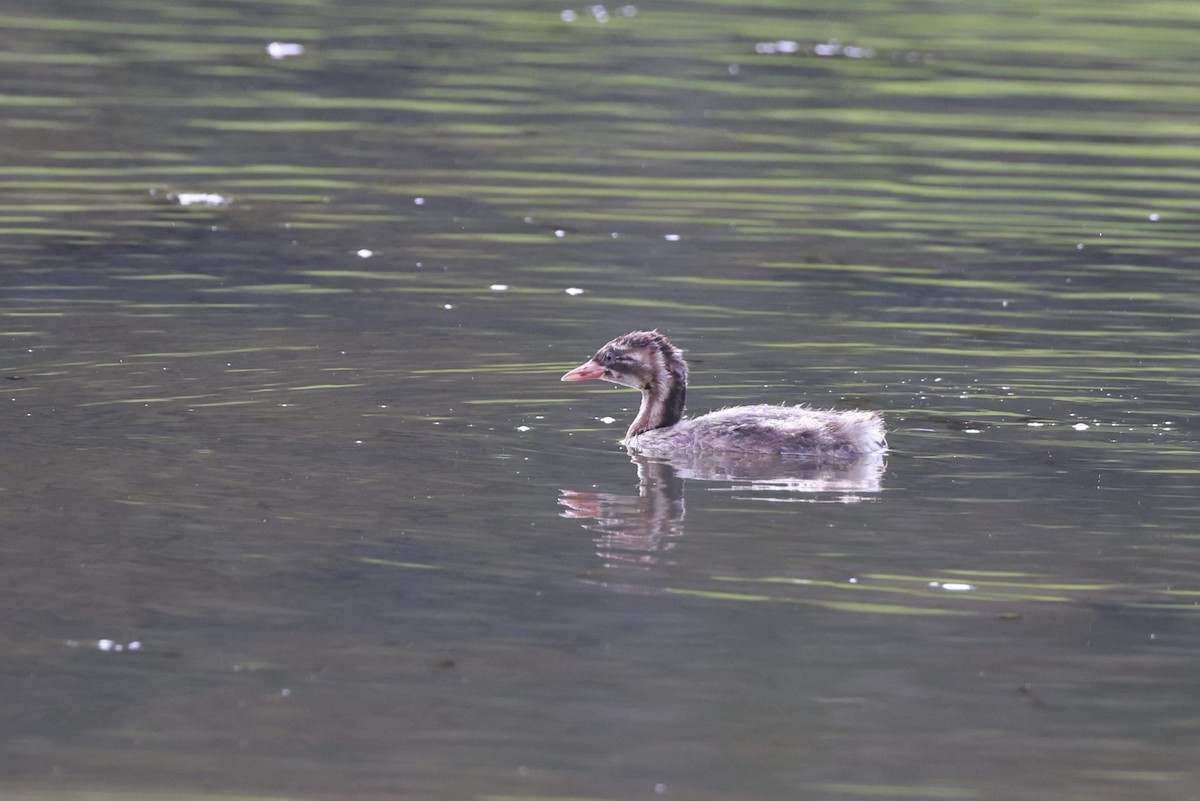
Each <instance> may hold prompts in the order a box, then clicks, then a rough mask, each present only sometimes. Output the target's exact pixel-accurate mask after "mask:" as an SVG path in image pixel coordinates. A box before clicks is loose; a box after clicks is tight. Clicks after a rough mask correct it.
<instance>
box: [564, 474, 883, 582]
mask: <svg viewBox="0 0 1200 801" xmlns="http://www.w3.org/2000/svg"><path fill="white" fill-rule="evenodd" d="M885 455H886V454H884V453H877V454H872V455H869V456H864V457H862V458H860V459H858V460H856V461H854V462H851V463H846V462H838V463H829V462H821V461H817V460H813V459H808V458H799V457H791V456H785V455H779V454H746V453H699V454H694V453H685V454H679V455H674V456H672V457H670V458H659V457H648V456H644V455H642V454H640V453H636V452H633V451H630V452H629V457H630V461H632V462H633V463H634V464H635V465H636V466H637V475H638V492H637V494H636V495H631V494H627V493H614V492H595V491H579V490H572V489H566V488H563V489H560V490H559V505H561V506H562V507H563V508H564V511H563V512H561V515H562V517H566V518H572V519H577V520H581V521H584V522H583V527H584V528H585V529H587V530H588V531H591V532H594V534H595V535H596V536H595V537H594V538H593V542H594V543H595V546H596V555H597V556H599V557H600V558H601V560H602V561H603V569H605V570H609V569H618V568H620V569H625V570H630V569H632V570H638V571H643V572H645V571H650V570H651V569H653V568H654V567H656V566H661V565H666V564H671V560H670V559H669V557H668V556H667V554H668V552H669V551H671V550H672V549H673V548H674V546H675V541H676V540H677V539H678V538H679V537H681V536H683V534H684V531H685V526H684V517H685V514H686V507H685V504H684V487H685V485H686V483H687V480H689V479H690V480H692V481H707V482H721V483H724V484H725V486H723V487H709V488H708V489H712V490H716V491H728V492H749V493H755V494H754V495H751V496H747V498H746V499H749V500H766V501H776V502H781V501H782V502H789V501H791V502H796V501H804V502H808V503H822V502H823V503H856V502H859V501H864V500H870V499H871V498H870V496H872V495H874V494H876V493H879V492H881V491H882V490H883V471H884V469H885V467H886V466H887V463H886V461H885V458H884V457H885ZM806 496H807V497H806ZM812 496H818V497H812ZM621 589H623V590H626V591H629V590H632V589H633V588H632V587H622V588H621Z"/></svg>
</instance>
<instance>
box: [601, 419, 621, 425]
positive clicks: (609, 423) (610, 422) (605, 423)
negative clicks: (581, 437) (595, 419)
mask: <svg viewBox="0 0 1200 801" xmlns="http://www.w3.org/2000/svg"><path fill="white" fill-rule="evenodd" d="M599 420H600V422H601V423H604V425H606V426H611V425H612V424H613V423H615V422H617V418H615V417H601V418H599Z"/></svg>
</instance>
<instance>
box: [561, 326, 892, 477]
mask: <svg viewBox="0 0 1200 801" xmlns="http://www.w3.org/2000/svg"><path fill="white" fill-rule="evenodd" d="M687 376H688V369H687V362H686V361H684V359H683V354H682V352H681V351H680V350H679V349H678V348H676V347H675V346H674V345H672V344H671V343H670V342H669V341H668V340H667V338H666V337H664V336H663V335H662V334H660V333H658V332H657V331H634V332H632V333H629V334H625V335H624V336H620V337H617V338H616V339H614V340H612V341H611V342H609V343H608V344H606V345H605V346H604V347H602V348H600V350H598V351H596V355H595V356H593V357H592V358H591V359H590V360H588V361H587V362H584V363H583V364H581V365H579V366H578V367H576V368H575V369H574V370H571V371H570V372H568V373H567V374H566V375H564V376H563V377H562V380H563V381H584V380H587V379H593V378H599V379H603V380H605V381H611V382H613V383H615V384H621V385H623V386H627V387H632V388H634V389H637V390H639V391H640V392H641V393H642V403H641V406H640V407H639V409H638V414H637V417H635V418H634V421H633V423H632V424H631V425H630V426H629V430H628V431H627V432H626V433H625V439H624V443H625V445H627V446H628V447H630V448H633V449H635V450H637V451H639V452H641V453H645V454H647V455H649V456H670V455H672V454H677V453H682V452H704V451H726V452H742V453H756V454H790V455H796V456H805V457H815V458H820V459H823V460H828V461H854V460H856V459H858V458H859V457H861V456H863V455H866V454H871V453H879V452H881V451H883V450H885V449H886V448H887V439H886V436H885V433H884V425H883V418H882V417H881V416H880V415H879V414H878V413H876V412H866V411H854V410H851V411H840V410H833V409H813V408H810V407H808V406H771V405H768V404H760V405H757V406H734V407H731V408H728V409H721V410H720V411H716V412H712V413H710V414H706V415H703V416H702V417H693V418H685V417H684V416H683V412H684V399H685V396H686V392H687Z"/></svg>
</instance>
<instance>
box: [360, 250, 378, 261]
mask: <svg viewBox="0 0 1200 801" xmlns="http://www.w3.org/2000/svg"><path fill="white" fill-rule="evenodd" d="M374 255H375V251H373V250H367V249H366V248H363V249H362V250H360V251H358V257H359V258H360V259H369V258H371V257H372V256H374Z"/></svg>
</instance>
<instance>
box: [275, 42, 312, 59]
mask: <svg viewBox="0 0 1200 801" xmlns="http://www.w3.org/2000/svg"><path fill="white" fill-rule="evenodd" d="M303 54H304V45H302V44H296V43H295V42H271V43H270V44H269V45H267V55H269V56H270V57H271V58H274V59H281V58H289V57H291V56H299V55H303Z"/></svg>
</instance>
